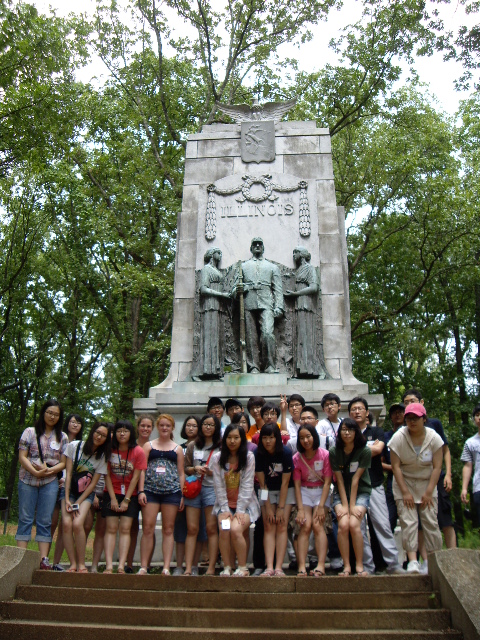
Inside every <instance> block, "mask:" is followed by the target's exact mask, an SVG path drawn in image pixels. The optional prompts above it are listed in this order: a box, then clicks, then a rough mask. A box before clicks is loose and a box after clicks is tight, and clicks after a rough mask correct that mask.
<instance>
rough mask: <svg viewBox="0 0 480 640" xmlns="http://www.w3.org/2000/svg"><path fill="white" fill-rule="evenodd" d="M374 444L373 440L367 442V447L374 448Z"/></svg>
mask: <svg viewBox="0 0 480 640" xmlns="http://www.w3.org/2000/svg"><path fill="white" fill-rule="evenodd" d="M374 444H375V443H374V442H373V440H367V447H370V448H372V447H373V445H374Z"/></svg>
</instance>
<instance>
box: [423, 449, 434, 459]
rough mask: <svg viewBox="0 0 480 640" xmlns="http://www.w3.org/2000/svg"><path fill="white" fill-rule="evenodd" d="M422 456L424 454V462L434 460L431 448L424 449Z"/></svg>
mask: <svg viewBox="0 0 480 640" xmlns="http://www.w3.org/2000/svg"><path fill="white" fill-rule="evenodd" d="M421 456H422V462H431V461H432V460H433V455H432V452H431V451H430V449H426V450H425V451H422V454H421Z"/></svg>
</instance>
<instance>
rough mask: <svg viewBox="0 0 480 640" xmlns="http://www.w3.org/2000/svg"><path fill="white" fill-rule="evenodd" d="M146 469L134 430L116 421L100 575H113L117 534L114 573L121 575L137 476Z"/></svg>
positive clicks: (125, 422) (134, 511) (134, 510)
mask: <svg viewBox="0 0 480 640" xmlns="http://www.w3.org/2000/svg"><path fill="white" fill-rule="evenodd" d="M146 468H147V461H146V459H145V453H144V452H143V449H142V447H139V446H138V445H137V443H136V442H135V429H134V427H133V424H132V423H131V422H130V421H129V420H119V421H118V422H117V423H116V424H115V426H114V428H113V436H112V452H111V454H110V459H109V461H108V473H107V478H106V481H105V488H106V495H104V499H103V507H102V515H103V517H104V518H106V519H107V528H106V532H105V541H104V544H105V561H106V565H107V566H106V569H105V571H104V573H112V571H113V552H114V549H115V541H116V538H117V531H119V532H120V537H119V542H118V553H119V559H118V573H125V561H126V559H127V553H128V548H129V546H130V529H131V527H132V521H133V519H134V518H135V517H136V516H137V514H138V508H139V507H138V498H137V485H138V481H139V479H140V474H141V472H142V471H143V470H144V469H146Z"/></svg>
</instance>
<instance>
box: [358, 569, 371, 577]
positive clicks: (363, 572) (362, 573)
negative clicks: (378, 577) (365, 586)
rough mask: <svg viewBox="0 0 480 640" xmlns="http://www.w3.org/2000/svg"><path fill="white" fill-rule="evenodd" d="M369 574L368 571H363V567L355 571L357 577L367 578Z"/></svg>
mask: <svg viewBox="0 0 480 640" xmlns="http://www.w3.org/2000/svg"><path fill="white" fill-rule="evenodd" d="M369 575H370V574H369V573H368V571H365V569H364V570H363V571H357V576H358V577H359V578H367V577H368V576H369Z"/></svg>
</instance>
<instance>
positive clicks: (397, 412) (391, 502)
mask: <svg viewBox="0 0 480 640" xmlns="http://www.w3.org/2000/svg"><path fill="white" fill-rule="evenodd" d="M388 415H389V418H390V422H391V423H392V429H391V430H390V431H385V434H384V441H385V449H384V450H383V454H382V467H383V471H384V472H385V473H386V474H387V486H386V489H385V498H386V499H387V507H388V519H389V520H390V527H391V529H392V532H393V531H395V527H396V526H397V519H398V513H397V504H396V502H395V498H394V497H393V488H392V483H393V471H392V464H391V461H390V451H389V449H388V443H389V442H390V440H391V438H392V436H393V434H394V433H395V432H396V431H397V429H399V428H400V427H401V426H403V424H404V422H405V405H404V404H402V403H401V402H399V403H398V404H392V406H391V407H390V409H389V410H388Z"/></svg>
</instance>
